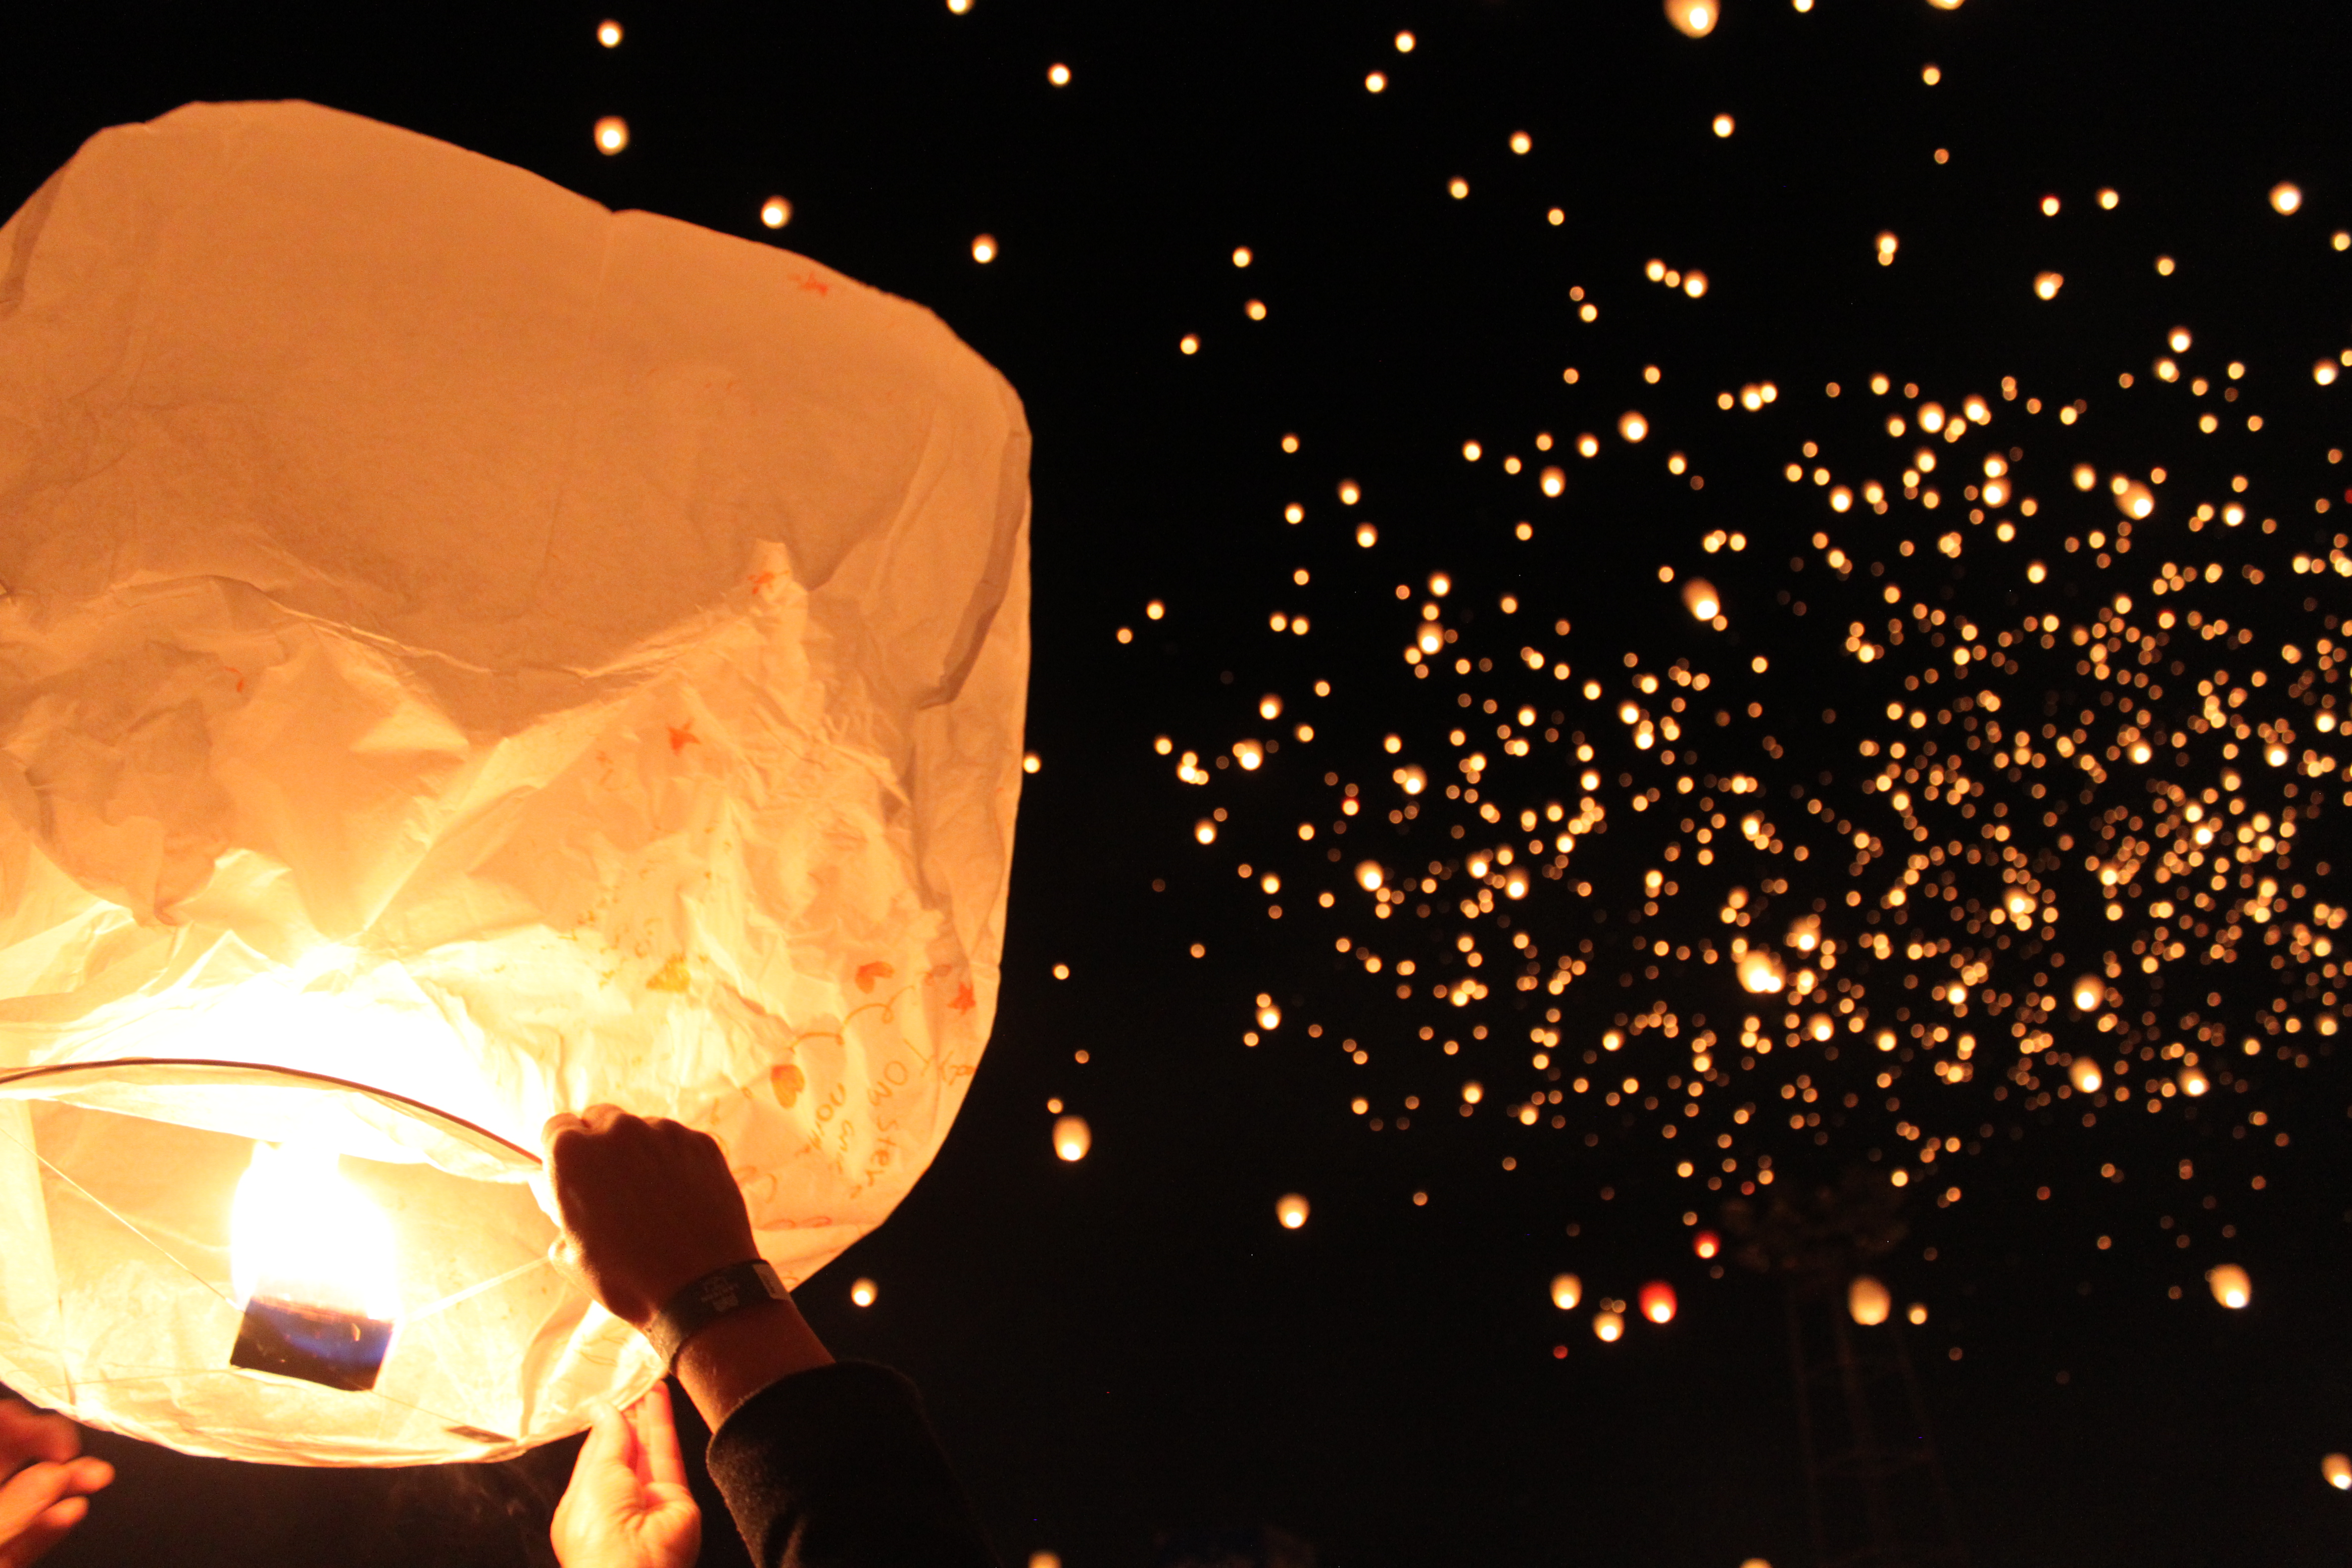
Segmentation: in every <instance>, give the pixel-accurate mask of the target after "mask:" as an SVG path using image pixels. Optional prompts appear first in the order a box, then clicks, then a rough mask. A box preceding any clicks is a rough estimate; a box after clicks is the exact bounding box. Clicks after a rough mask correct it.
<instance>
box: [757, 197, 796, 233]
mask: <svg viewBox="0 0 2352 1568" xmlns="http://www.w3.org/2000/svg"><path fill="white" fill-rule="evenodd" d="M760 221H761V223H763V224H765V225H767V226H769V227H770V228H782V227H783V226H784V225H786V224H788V223H790V222H792V221H793V204H792V203H790V202H788V201H786V200H784V198H783V197H782V196H770V197H769V198H768V199H767V200H766V201H764V202H761V204H760Z"/></svg>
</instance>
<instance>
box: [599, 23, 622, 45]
mask: <svg viewBox="0 0 2352 1568" xmlns="http://www.w3.org/2000/svg"><path fill="white" fill-rule="evenodd" d="M596 41H597V42H598V43H600V44H602V45H604V47H606V48H608V49H617V48H619V47H621V24H619V23H618V22H599V23H597V24H596Z"/></svg>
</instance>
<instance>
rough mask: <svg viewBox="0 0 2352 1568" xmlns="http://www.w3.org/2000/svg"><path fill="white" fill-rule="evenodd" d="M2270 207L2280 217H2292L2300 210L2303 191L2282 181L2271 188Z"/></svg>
mask: <svg viewBox="0 0 2352 1568" xmlns="http://www.w3.org/2000/svg"><path fill="white" fill-rule="evenodd" d="M2271 205H2272V206H2273V207H2275V208H2276V209H2277V210H2278V211H2279V213H2280V214H2281V215H2282V216H2292V215H2293V214H2294V213H2296V212H2298V211H2300V210H2301V209H2302V206H2303V191H2302V189H2301V188H2300V187H2298V186H2295V185H2292V184H2287V183H2286V182H2285V181H2284V180H2282V181H2280V182H2279V183H2278V184H2275V185H2273V186H2272V187H2271Z"/></svg>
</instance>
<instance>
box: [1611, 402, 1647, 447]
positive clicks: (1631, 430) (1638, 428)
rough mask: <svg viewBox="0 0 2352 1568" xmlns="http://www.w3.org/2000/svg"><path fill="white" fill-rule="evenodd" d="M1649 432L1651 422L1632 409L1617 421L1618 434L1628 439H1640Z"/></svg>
mask: <svg viewBox="0 0 2352 1568" xmlns="http://www.w3.org/2000/svg"><path fill="white" fill-rule="evenodd" d="M1649 433H1650V422H1649V421H1648V420H1646V419H1644V418H1643V417H1642V416H1641V415H1639V414H1637V413H1634V412H1633V411H1632V410H1630V409H1629V410H1627V411H1626V413H1625V414H1624V415H1623V416H1622V417H1621V418H1619V420H1618V421H1617V434H1618V435H1620V436H1622V437H1624V438H1625V439H1626V440H1628V441H1639V440H1640V439H1641V438H1642V437H1644V436H1647V435H1648V434H1649Z"/></svg>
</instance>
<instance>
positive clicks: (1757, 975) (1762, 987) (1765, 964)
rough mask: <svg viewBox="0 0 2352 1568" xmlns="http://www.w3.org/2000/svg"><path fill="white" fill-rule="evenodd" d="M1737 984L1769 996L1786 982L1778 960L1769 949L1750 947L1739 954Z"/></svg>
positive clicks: (1752, 991)
mask: <svg viewBox="0 0 2352 1568" xmlns="http://www.w3.org/2000/svg"><path fill="white" fill-rule="evenodd" d="M1738 968H1739V984H1740V986H1741V988H1742V989H1744V990H1746V991H1748V992H1750V993H1752V994H1756V995H1759V996H1769V995H1772V994H1776V993H1778V992H1779V991H1780V989H1781V988H1782V987H1784V986H1785V985H1787V984H1788V980H1787V978H1786V977H1785V974H1784V972H1783V971H1782V970H1781V968H1780V960H1779V959H1778V958H1776V957H1774V956H1773V955H1772V953H1771V952H1770V951H1769V949H1766V948H1761V947H1751V948H1749V949H1748V951H1747V952H1744V953H1741V954H1740V955H1739V965H1738Z"/></svg>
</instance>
